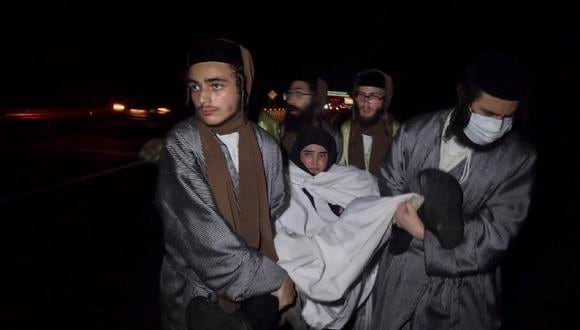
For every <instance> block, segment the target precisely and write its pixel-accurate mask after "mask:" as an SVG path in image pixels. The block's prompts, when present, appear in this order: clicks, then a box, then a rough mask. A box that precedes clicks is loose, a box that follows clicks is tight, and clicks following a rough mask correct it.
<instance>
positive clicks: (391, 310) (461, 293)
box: [371, 110, 536, 330]
mask: <svg viewBox="0 0 580 330" xmlns="http://www.w3.org/2000/svg"><path fill="white" fill-rule="evenodd" d="M449 113H450V110H446V111H440V112H436V113H431V114H426V115H423V116H420V117H418V118H416V119H415V120H412V121H410V122H409V123H408V124H407V125H404V126H402V127H401V130H400V132H399V135H398V136H397V137H396V139H395V142H394V145H393V148H392V150H391V153H390V155H388V156H387V157H386V159H385V162H384V164H383V167H382V176H381V177H379V186H380V189H381V194H382V195H398V194H401V193H403V192H404V189H405V185H406V182H407V180H409V178H411V177H413V176H415V175H417V173H418V172H419V171H420V170H422V169H426V168H438V165H439V158H440V157H439V156H440V155H439V153H440V143H441V136H442V130H443V125H444V122H445V119H446V118H447V115H448V114H449ZM535 160H536V155H535V152H534V151H533V149H532V148H531V146H529V145H528V144H526V143H524V141H523V140H522V139H521V137H520V136H518V135H517V134H516V133H515V132H514V133H513V134H510V135H509V136H507V137H506V139H505V140H504V141H503V143H502V144H501V145H499V146H497V147H496V148H495V149H493V150H491V151H488V152H476V151H473V154H472V159H471V166H470V169H469V176H468V177H467V179H466V180H465V181H464V182H463V183H462V184H461V186H462V188H463V191H464V194H463V196H464V197H463V198H464V200H463V219H464V223H465V234H464V238H463V241H462V243H461V244H460V245H459V246H457V247H456V248H454V249H448V250H446V249H443V248H442V247H441V246H440V245H439V242H438V241H437V239H436V238H435V237H434V236H433V234H432V233H430V232H429V231H425V238H424V240H423V241H420V240H416V239H413V241H412V243H411V247H410V248H409V250H408V251H406V252H404V253H402V254H400V255H398V256H394V255H392V254H390V253H389V252H388V249H387V250H385V252H384V255H383V256H382V259H381V261H380V268H379V272H378V277H377V280H376V282H375V288H374V292H373V302H374V308H375V309H374V311H373V320H372V327H371V328H372V329H470V330H476V329H497V328H499V327H500V324H501V319H500V299H501V292H500V288H501V283H500V280H501V274H500V269H499V266H498V265H499V263H500V261H501V257H502V255H503V254H504V252H505V251H506V249H507V248H508V246H509V243H510V242H511V241H512V239H513V238H514V236H515V235H516V234H517V233H518V231H519V229H520V228H521V225H522V222H523V221H524V219H525V218H526V216H527V212H528V207H529V204H530V189H531V185H532V178H533V173H532V172H533V171H532V168H533V165H534V163H535ZM464 162H465V160H464V161H463V162H462V163H460V164H459V165H458V166H457V167H455V168H454V169H453V170H452V171H451V172H450V174H452V175H453V176H454V177H455V178H456V179H457V180H459V178H460V176H461V174H462V170H463V167H464Z"/></svg>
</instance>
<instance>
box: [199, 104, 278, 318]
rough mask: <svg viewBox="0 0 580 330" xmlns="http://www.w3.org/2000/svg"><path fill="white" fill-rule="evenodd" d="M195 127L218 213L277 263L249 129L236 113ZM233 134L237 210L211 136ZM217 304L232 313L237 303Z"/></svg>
mask: <svg viewBox="0 0 580 330" xmlns="http://www.w3.org/2000/svg"><path fill="white" fill-rule="evenodd" d="M197 127H198V129H199V134H200V138H201V145H202V150H203V156H204V158H205V161H206V165H207V176H208V181H209V186H210V188H211V191H212V194H213V197H214V200H215V202H216V204H217V207H218V211H219V213H220V214H221V215H222V217H223V219H224V221H226V222H227V224H228V225H229V226H230V228H231V229H232V230H233V231H234V232H235V233H236V234H238V235H239V236H240V237H241V238H242V239H243V240H244V241H245V242H246V243H247V244H248V245H249V246H251V247H253V248H255V249H257V250H259V251H260V252H262V253H263V254H264V255H265V256H267V257H269V258H270V259H272V260H274V261H277V260H278V256H277V255H276V250H275V248H274V240H273V234H272V223H271V221H270V208H269V203H268V190H267V186H266V175H265V172H264V163H263V162H262V153H261V151H260V148H259V146H258V142H257V141H256V136H255V135H254V130H253V128H252V126H251V125H250V124H249V123H248V120H247V119H246V118H245V116H244V114H243V112H242V111H241V110H240V111H238V112H237V113H236V114H234V115H233V117H232V118H230V119H229V120H227V121H226V122H225V123H224V124H222V125H220V126H219V127H210V126H207V125H205V123H203V121H201V120H200V121H198V125H197ZM233 132H238V133H239V138H240V139H239V162H240V163H239V179H240V182H239V187H240V188H239V189H240V191H239V195H238V197H239V208H238V206H237V205H238V204H237V203H236V199H237V198H236V193H235V190H234V184H233V182H232V180H231V177H230V176H229V171H228V165H227V162H226V158H225V156H224V154H223V152H222V149H221V148H220V144H219V142H218V138H217V137H216V136H215V134H220V135H222V134H230V133H233ZM228 178H229V179H228ZM220 305H221V306H222V308H223V309H224V310H225V311H226V312H233V311H235V310H236V309H237V308H238V306H237V304H235V303H232V302H231V301H228V300H227V299H225V298H220Z"/></svg>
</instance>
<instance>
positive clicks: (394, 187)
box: [378, 126, 408, 196]
mask: <svg viewBox="0 0 580 330" xmlns="http://www.w3.org/2000/svg"><path fill="white" fill-rule="evenodd" d="M405 129H406V126H403V127H401V129H400V132H399V134H397V135H396V137H395V140H394V141H393V145H392V147H391V150H390V152H388V153H387V155H386V156H385V160H384V162H383V165H382V167H381V175H379V177H378V182H379V190H380V192H381V196H396V195H400V194H403V193H404V187H405V178H406V171H407V162H408V155H407V154H406V150H405V145H406V143H407V141H406V130H405Z"/></svg>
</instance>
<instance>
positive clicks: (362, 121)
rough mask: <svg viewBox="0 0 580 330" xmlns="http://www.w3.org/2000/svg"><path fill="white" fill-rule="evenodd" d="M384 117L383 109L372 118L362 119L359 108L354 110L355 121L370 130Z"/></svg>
mask: <svg viewBox="0 0 580 330" xmlns="http://www.w3.org/2000/svg"><path fill="white" fill-rule="evenodd" d="M382 116H383V109H380V110H379V111H377V113H375V114H374V115H373V116H372V117H371V118H363V117H361V115H360V111H359V109H358V107H356V108H355V109H354V119H355V120H356V122H357V123H358V124H359V125H360V127H362V128H369V127H371V126H373V125H375V124H377V123H378V122H379V121H380V120H381V117H382Z"/></svg>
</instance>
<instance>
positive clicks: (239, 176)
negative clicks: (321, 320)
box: [157, 39, 295, 330]
mask: <svg viewBox="0 0 580 330" xmlns="http://www.w3.org/2000/svg"><path fill="white" fill-rule="evenodd" d="M253 74H254V73H253V64H252V59H251V56H250V53H249V52H248V51H247V49H245V48H244V47H242V46H241V45H239V44H237V43H234V42H230V41H226V40H221V39H218V40H210V41H205V42H200V43H198V44H196V45H194V46H193V47H192V48H191V49H190V52H189V54H188V62H187V72H186V80H187V88H188V96H189V102H188V103H189V104H191V105H192V106H193V107H194V110H195V116H194V117H192V118H189V119H187V120H185V121H183V122H181V123H179V124H177V125H176V126H175V127H174V128H173V129H172V131H171V132H170V133H169V134H168V136H167V139H166V142H165V145H164V147H163V151H162V155H161V160H160V169H159V183H158V190H157V204H158V207H159V210H160V213H161V216H162V218H163V229H164V241H165V256H164V258H163V265H162V270H161V279H160V286H161V302H162V315H163V322H164V328H165V329H180V330H183V329H186V328H188V329H215V328H220V329H242V328H244V327H245V326H246V325H244V324H242V323H243V322H242V320H241V319H240V322H236V321H237V320H238V318H234V317H230V316H231V315H233V314H234V313H238V312H237V311H238V310H239V309H240V304H241V305H242V307H241V308H242V310H243V308H244V303H245V302H246V301H248V300H250V299H255V298H256V297H265V298H266V300H268V299H270V300H271V299H274V301H275V302H276V298H277V305H278V307H279V308H284V307H285V306H288V305H289V304H291V303H292V301H293V299H294V295H295V291H294V285H293V283H292V281H291V280H290V278H289V277H288V275H287V274H286V272H285V271H284V270H283V269H282V268H280V267H279V266H278V265H277V264H276V261H277V255H276V251H275V248H274V244H273V233H272V222H273V221H272V220H273V218H276V217H277V215H278V212H280V211H282V210H281V208H282V205H283V203H284V200H285V194H284V177H283V173H282V158H281V154H280V150H279V147H278V144H277V143H276V142H275V141H274V140H273V139H272V138H271V137H270V136H269V135H268V134H267V133H266V132H264V131H263V130H261V129H259V128H258V127H256V126H255V125H254V124H252V123H251V122H249V121H248V120H247V117H246V114H247V105H248V97H249V95H250V90H251V85H252V80H253ZM188 306H189V307H188ZM263 313H267V311H266V310H263ZM274 313H276V314H277V310H276V308H275V307H274ZM258 314H259V313H258ZM236 315H238V314H236ZM232 320H233V321H232ZM250 321H251V320H250ZM274 321H275V320H274Z"/></svg>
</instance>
